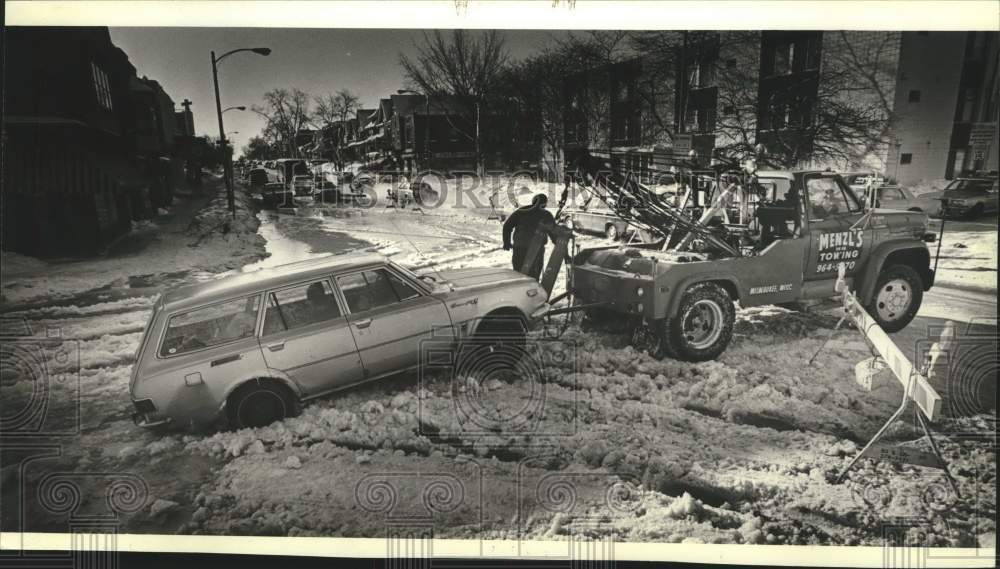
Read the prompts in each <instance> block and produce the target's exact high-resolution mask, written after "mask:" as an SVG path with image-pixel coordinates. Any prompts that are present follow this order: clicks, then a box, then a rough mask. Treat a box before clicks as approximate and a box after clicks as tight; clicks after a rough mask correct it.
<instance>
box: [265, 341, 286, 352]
mask: <svg viewBox="0 0 1000 569" xmlns="http://www.w3.org/2000/svg"><path fill="white" fill-rule="evenodd" d="M267 349H269V350H271V351H272V352H280V351H281V350H284V349H285V343H284V342H277V343H275V344H268V345H267Z"/></svg>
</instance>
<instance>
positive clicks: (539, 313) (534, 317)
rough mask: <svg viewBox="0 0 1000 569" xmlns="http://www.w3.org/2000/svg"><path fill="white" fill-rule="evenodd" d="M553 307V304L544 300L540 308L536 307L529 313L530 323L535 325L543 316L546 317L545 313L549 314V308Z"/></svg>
mask: <svg viewBox="0 0 1000 569" xmlns="http://www.w3.org/2000/svg"><path fill="white" fill-rule="evenodd" d="M551 309H552V306H550V305H549V303H548V302H543V303H542V305H541V306H539V307H538V308H536V309H535V310H534V311H533V312H532V313H531V314H530V315H529V317H528V318H529V320H530V322H529V323H530V324H532V325H534V324H535V323H536V322H538V321H539V320H541V319H542V318H544V317H545V315H546V314H548V312H549V310H551Z"/></svg>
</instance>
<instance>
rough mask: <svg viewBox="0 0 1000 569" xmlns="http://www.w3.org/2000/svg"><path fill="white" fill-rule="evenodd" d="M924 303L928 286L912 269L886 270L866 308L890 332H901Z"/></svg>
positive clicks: (894, 268) (886, 268)
mask: <svg viewBox="0 0 1000 569" xmlns="http://www.w3.org/2000/svg"><path fill="white" fill-rule="evenodd" d="M923 299H924V283H923V281H922V280H921V279H920V275H919V274H917V271H915V270H913V268H912V267H910V266H909V265H891V266H889V267H885V268H883V269H882V272H880V273H879V275H878V280H876V281H875V291H874V292H873V293H872V299H871V301H870V302H869V303H868V306H866V307H865V310H867V311H868V314H870V315H871V317H872V318H874V319H875V322H877V323H878V325H879V326H880V327H881V328H882V329H883V330H885V331H886V332H898V331H900V330H902V329H903V328H906V325H907V324H909V323H910V321H911V320H913V317H914V316H916V315H917V311H918V310H920V303H921V302H922V301H923Z"/></svg>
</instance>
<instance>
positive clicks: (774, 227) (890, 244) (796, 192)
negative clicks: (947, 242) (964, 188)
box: [529, 152, 943, 361]
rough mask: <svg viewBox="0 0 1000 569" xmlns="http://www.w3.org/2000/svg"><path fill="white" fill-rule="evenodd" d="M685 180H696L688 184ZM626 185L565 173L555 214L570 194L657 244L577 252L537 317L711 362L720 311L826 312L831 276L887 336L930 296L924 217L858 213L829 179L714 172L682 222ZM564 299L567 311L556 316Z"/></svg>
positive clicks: (585, 171)
mask: <svg viewBox="0 0 1000 569" xmlns="http://www.w3.org/2000/svg"><path fill="white" fill-rule="evenodd" d="M688 165H689V166H690V164H688ZM692 171H693V170H692ZM699 177H700V178H704V172H701V173H699V174H698V176H692V179H697V178H699ZM637 179H638V177H637V176H634V175H630V174H629V173H622V169H621V167H620V165H619V164H617V163H615V160H614V159H613V158H611V157H610V156H609V155H606V156H601V155H599V154H597V153H594V154H591V153H589V152H587V153H583V154H581V155H580V156H578V157H577V158H576V159H574V161H573V166H572V167H571V169H570V170H569V171H568V172H567V176H566V190H565V191H564V192H563V199H562V200H561V202H560V209H561V208H562V207H563V205H564V204H565V201H566V195H567V193H568V192H569V190H570V189H571V187H573V186H575V187H576V189H577V190H586V191H589V192H591V193H593V194H595V195H596V196H597V197H599V198H600V199H601V200H603V201H604V202H605V203H606V204H607V205H608V207H609V208H610V209H612V210H613V211H614V212H615V213H616V214H617V215H618V216H619V217H621V218H622V219H624V220H626V221H628V222H629V223H631V224H633V225H636V226H638V227H645V228H647V229H649V230H650V231H653V232H658V233H660V234H662V235H664V237H663V239H661V240H659V241H657V242H653V243H642V244H636V245H627V246H607V247H594V248H588V249H583V250H580V251H578V252H577V253H576V254H575V255H573V257H572V261H571V264H570V267H569V274H568V278H567V289H566V292H565V293H563V294H561V295H558V296H556V297H554V298H551V299H550V304H552V305H553V306H554V309H553V310H552V311H551V313H550V314H553V315H555V314H559V313H566V312H571V311H577V310H582V311H584V312H585V313H586V315H587V317H588V318H590V319H601V318H606V317H608V316H612V317H614V318H615V319H621V318H622V317H624V318H625V319H626V320H627V321H628V322H630V323H631V325H632V327H633V331H634V333H633V342H634V343H641V344H643V345H644V346H646V347H647V349H648V350H649V351H650V353H651V354H652V355H654V356H655V357H658V358H662V357H664V356H670V357H673V358H677V359H681V360H686V361H705V360H710V359H714V358H716V357H718V356H719V355H720V354H721V353H722V352H723V351H725V349H726V347H727V346H728V345H729V342H730V340H731V338H732V333H733V323H734V320H735V306H734V302H739V304H740V306H742V307H750V306H758V305H766V304H777V305H789V304H809V303H813V304H815V303H817V302H821V301H822V300H824V299H830V298H831V297H832V296H833V295H834V292H833V291H834V283H835V281H836V280H837V276H838V267H839V266H840V265H841V264H843V265H844V267H845V275H844V278H845V282H846V284H847V285H848V286H850V287H851V288H852V289H854V290H856V291H857V298H858V300H859V301H860V302H861V303H862V305H863V306H864V307H865V308H866V310H867V311H868V312H869V313H870V314H871V315H872V317H873V318H874V319H875V321H876V322H877V323H878V324H879V326H881V327H882V328H883V329H884V330H885V331H887V332H895V331H898V330H901V329H903V328H904V327H905V326H906V325H907V324H909V323H910V321H911V320H912V319H913V318H914V316H915V315H916V313H917V310H918V309H919V308H920V304H921V301H922V298H923V293H924V292H925V291H927V290H929V289H930V288H931V286H932V285H933V284H934V275H935V272H936V266H937V258H936V256H935V260H934V266H933V267H932V266H931V254H930V250H929V248H928V246H927V243H928V242H934V241H937V242H938V253H940V235H938V234H935V233H933V232H929V231H928V221H929V220H928V218H927V215H925V214H923V213H920V212H910V211H896V210H887V209H879V208H870V207H867V206H866V205H865V204H864V203H863V202H862V201H861V200H859V198H858V197H857V195H855V193H854V192H853V191H852V190H851V188H850V187H849V186H848V184H847V183H846V182H845V181H844V179H843V178H842V177H841V176H840V175H839V174H837V173H835V172H831V171H814V170H801V171H785V170H758V169H757V167H756V159H754V158H751V159H748V160H746V161H745V162H744V163H743V164H741V165H739V167H737V166H735V165H734V163H732V162H729V163H723V164H721V165H720V166H719V167H716V168H715V169H714V180H715V181H714V182H713V187H712V188H710V191H709V192H707V195H708V196H709V199H710V202H709V203H706V204H705V207H703V208H698V209H697V210H694V211H700V213H699V214H697V215H698V217H696V218H692V217H691V214H690V212H691V211H692V210H691V208H687V207H685V206H684V205H681V206H680V207H677V206H675V205H672V204H671V203H669V202H668V201H666V200H662V199H659V198H658V196H657V195H656V194H655V193H654V192H652V191H650V189H649V188H647V187H645V186H644V185H643V184H642V183H640V182H638V181H637ZM695 191H697V189H695ZM690 192H691V190H689V193H690ZM942 230H943V226H942ZM562 242H563V243H565V242H566V240H565V239H564V240H563V241H562ZM558 243H560V242H559V241H557V245H558ZM557 249H558V247H557ZM567 253H568V251H567ZM529 257H530V253H529ZM554 261H555V262H554ZM560 261H561V257H560V255H559V252H558V251H557V253H555V254H553V257H551V258H550V261H549V264H548V266H547V267H546V270H545V273H544V274H543V277H542V285H543V287H545V288H546V290H548V291H550V292H551V291H552V284H553V283H554V281H555V278H554V277H553V274H554V273H556V272H558V270H559V267H558V263H559V262H560ZM564 299H565V300H567V302H568V303H569V306H566V307H561V306H560V303H561V302H562V301H563V300H564Z"/></svg>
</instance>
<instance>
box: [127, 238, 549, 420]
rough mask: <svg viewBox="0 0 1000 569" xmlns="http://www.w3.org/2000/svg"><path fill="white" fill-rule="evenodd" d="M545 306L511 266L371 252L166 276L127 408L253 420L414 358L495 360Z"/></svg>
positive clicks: (167, 416)
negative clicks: (183, 281)
mask: <svg viewBox="0 0 1000 569" xmlns="http://www.w3.org/2000/svg"><path fill="white" fill-rule="evenodd" d="M547 308H548V304H547V302H546V294H545V291H544V290H542V289H541V287H540V286H539V284H538V282H537V281H535V280H534V279H532V278H530V277H527V276H525V275H522V274H521V273H518V272H516V271H513V270H511V269H505V268H474V269H460V270H453V271H439V272H437V273H435V275H434V276H430V275H416V274H414V273H412V272H410V271H409V270H407V269H405V268H403V267H401V266H399V265H397V264H395V263H393V262H391V261H389V260H387V259H385V258H384V257H361V258H357V257H355V258H353V259H350V260H345V259H344V258H343V257H339V256H327V257H321V258H319V259H310V260H307V261H300V262H297V263H292V264H288V265H282V266H278V267H273V268H268V269H261V270H259V271H255V272H251V273H240V274H236V275H233V276H230V277H226V278H223V279H219V280H215V281H209V282H204V283H198V284H194V285H188V286H184V287H180V288H176V289H173V290H169V291H167V292H166V293H164V294H163V295H162V296H161V297H160V298H159V299H158V300H157V301H156V304H155V306H154V308H153V313H152V315H151V316H150V319H149V322H148V324H147V325H146V328H145V332H144V334H143V338H142V341H141V343H140V347H139V351H138V353H137V354H136V360H135V364H134V365H133V367H132V376H131V379H130V382H129V392H130V394H131V400H132V404H133V406H134V409H135V413H134V414H133V419H134V421H135V422H136V424H137V425H140V426H143V427H154V426H164V425H173V426H177V427H203V426H209V425H213V424H215V423H216V421H217V420H218V419H226V420H227V421H228V423H229V425H230V426H232V427H236V428H242V427H251V426H263V425H267V424H269V423H271V422H273V421H276V420H281V419H283V418H285V417H288V416H291V415H294V414H295V413H296V412H297V411H298V409H299V406H300V402H301V401H304V400H308V399H312V398H314V397H319V396H322V395H325V394H327V393H330V392H332V391H335V390H339V389H343V388H346V387H350V386H352V385H356V384H359V383H363V382H368V381H374V380H378V379H380V378H383V377H386V376H389V375H393V374H397V373H399V372H402V371H406V370H412V369H415V368H417V367H419V366H420V365H421V362H427V361H430V360H428V359H426V357H438V358H440V357H444V356H442V354H444V355H447V354H452V356H454V355H456V354H457V355H458V357H456V358H455V359H454V360H453V361H456V362H460V361H474V362H475V361H479V360H476V359H471V358H484V357H486V358H488V357H490V354H494V353H495V354H498V355H500V354H504V353H506V355H505V357H507V358H509V357H510V355H511V353H512V352H511V351H510V350H513V349H516V348H517V347H519V346H520V345H522V344H523V343H524V341H525V332H526V330H527V329H528V328H529V327H530V326H531V325H532V323H533V322H534V321H535V320H536V319H537V318H538V317H540V316H541V314H542V313H543V312H544V311H545V310H547ZM427 349H433V350H434V351H432V352H428V353H429V354H430V355H429V356H428V355H427V354H428V353H422V351H421V350H427ZM470 351H471V352H472V353H469V352H470ZM464 356H469V357H470V359H468V360H463V359H462V357H464ZM448 357H449V358H450V357H451V356H448ZM507 361H510V360H509V359H508V360H507ZM484 365H486V364H484Z"/></svg>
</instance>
